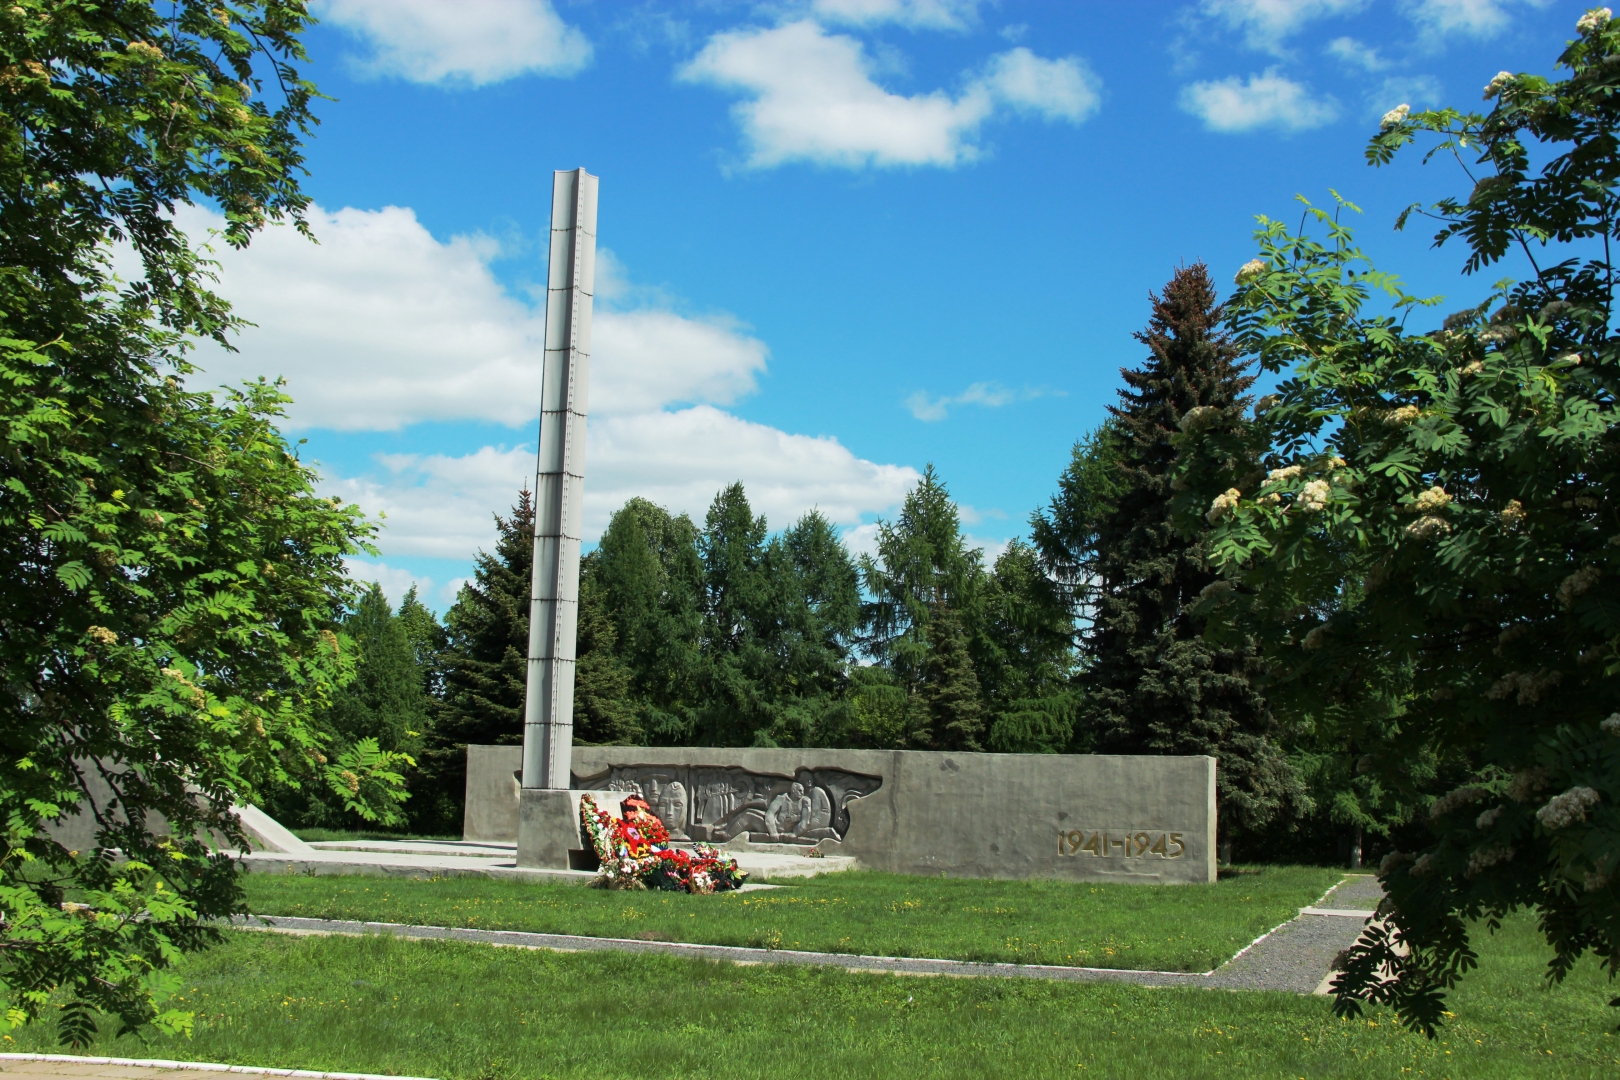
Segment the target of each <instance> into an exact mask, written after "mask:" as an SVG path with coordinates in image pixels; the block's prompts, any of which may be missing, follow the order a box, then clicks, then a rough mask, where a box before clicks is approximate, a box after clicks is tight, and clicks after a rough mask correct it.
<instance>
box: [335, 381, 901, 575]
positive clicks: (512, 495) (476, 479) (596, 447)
mask: <svg viewBox="0 0 1620 1080" xmlns="http://www.w3.org/2000/svg"><path fill="white" fill-rule="evenodd" d="M377 460H378V464H379V465H380V467H381V469H380V473H379V475H375V476H371V477H348V478H345V477H334V478H331V479H329V480H328V481H326V482H325V483H324V484H323V485H322V490H323V491H324V492H326V493H328V494H331V495H338V496H341V497H343V498H344V499H346V500H349V501H352V502H356V503H358V504H359V505H360V506H361V507H362V508H363V509H365V511H366V512H367V513H368V514H371V515H374V516H375V515H383V522H382V524H383V532H382V535H381V537H380V538H379V542H378V546H379V547H381V548H382V549H383V550H384V551H386V552H387V553H388V554H390V555H394V556H413V555H414V556H435V557H441V558H459V559H465V558H468V557H469V556H471V554H472V553H473V551H474V550H475V549H477V548H480V547H482V548H485V549H488V548H489V546H490V545H491V544H492V543H493V542H494V536H495V530H494V526H493V524H492V518H491V514H493V513H496V512H499V513H503V514H504V513H505V512H506V511H507V510H508V509H509V508H510V507H511V505H512V503H513V502H515V501H516V499H517V493H518V491H519V489H521V488H523V487H530V488H532V487H533V486H534V468H535V452H534V448H533V446H524V447H518V448H507V447H495V446H486V447H483V448H482V449H480V450H478V451H476V452H475V453H471V454H465V455H460V456H454V455H445V454H427V455H417V454H390V455H382V456H380V457H379V458H378V459H377ZM918 479H919V474H918V473H917V471H916V470H915V469H912V468H909V467H906V466H901V465H881V464H878V463H875V462H871V461H866V460H864V459H862V458H858V457H856V456H855V455H854V454H852V453H851V452H850V451H849V449H848V448H847V447H845V446H843V445H842V444H841V443H840V442H839V441H838V440H837V439H834V438H830V437H826V436H822V437H812V436H808V435H794V434H790V433H788V432H785V431H780V430H778V429H776V428H772V427H767V426H765V425H763V424H756V423H753V422H751V421H747V420H743V419H740V418H738V417H736V416H733V415H731V414H730V413H727V412H723V411H721V410H719V409H716V408H714V407H712V406H708V405H697V406H693V407H692V408H689V409H681V410H679V411H674V412H668V411H657V412H650V413H644V414H641V415H635V416H614V417H608V418H605V419H593V420H592V421H590V423H589V424H588V425H587V427H586V450H585V538H586V540H595V539H596V538H597V537H599V536H600V535H601V533H602V530H603V529H604V528H606V526H607V523H608V519H609V518H610V517H611V516H612V514H613V511H615V510H617V509H618V508H619V507H621V506H623V505H624V503H625V502H626V501H627V500H628V499H630V498H631V497H633V496H637V495H639V496H641V497H643V498H647V499H651V500H652V501H653V502H655V503H658V504H659V505H660V506H664V507H667V508H669V509H670V510H671V511H672V512H675V513H681V512H686V513H689V514H691V515H692V516H693V518H694V519H696V520H699V521H701V520H702V518H703V515H704V513H705V512H706V511H707V510H708V508H709V504H710V503H711V502H712V501H713V500H714V496H715V493H716V492H718V491H719V490H720V489H721V488H723V487H725V486H726V485H727V484H730V483H732V482H733V481H736V480H741V481H742V483H743V486H744V487H745V488H746V489H747V491H748V500H749V502H750V503H751V504H752V506H753V508H754V512H755V513H756V514H764V515H765V516H766V518H767V519H769V521H770V522H771V525H772V527H773V528H785V527H787V526H788V525H791V524H792V523H793V522H794V521H796V520H797V519H798V518H799V517H800V516H801V515H803V514H804V513H806V512H807V511H809V510H811V509H820V510H821V512H822V513H823V514H825V515H826V516H827V517H828V518H829V519H830V520H832V521H833V522H835V523H839V524H853V523H855V522H858V521H859V520H860V518H861V516H862V515H863V514H870V513H877V512H881V511H883V510H887V509H889V508H890V507H893V506H895V505H897V504H898V503H899V502H900V500H901V499H902V498H903V497H904V496H905V493H906V491H907V490H909V489H910V488H911V487H912V486H913V485H914V484H915V483H916V482H917V480H918Z"/></svg>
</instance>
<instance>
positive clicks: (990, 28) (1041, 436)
mask: <svg viewBox="0 0 1620 1080" xmlns="http://www.w3.org/2000/svg"><path fill="white" fill-rule="evenodd" d="M314 6H315V8H316V10H317V12H318V13H319V14H320V16H321V18H322V20H323V22H322V24H321V25H320V26H319V27H318V28H316V30H315V31H314V32H313V33H312V34H311V35H310V37H309V41H308V44H309V49H310V53H311V63H310V65H309V69H308V70H309V72H310V74H311V77H312V78H314V80H315V81H316V82H317V83H318V84H319V85H320V86H321V88H322V89H323V91H325V92H326V93H327V94H329V95H330V96H331V97H333V98H335V99H336V100H335V101H331V102H326V103H323V104H322V106H321V108H320V110H319V112H320V115H321V117H322V120H323V123H322V126H321V128H320V130H319V134H318V136H317V138H316V139H315V140H314V142H313V143H312V144H311V146H310V149H309V165H310V170H311V173H312V176H311V177H310V179H309V180H308V183H307V186H306V189H307V190H308V192H309V193H310V194H311V195H312V197H313V198H314V199H315V201H316V204H317V206H316V209H315V211H314V212H313V213H312V216H311V222H312V224H313V226H314V230H315V234H316V236H317V237H318V238H319V240H320V244H319V245H318V246H317V245H311V244H309V243H308V242H307V241H304V240H301V239H299V238H297V237H296V236H295V235H293V234H291V233H290V231H289V230H285V229H272V230H270V231H269V232H268V233H267V234H266V235H264V236H262V237H261V238H260V239H258V240H257V241H255V243H254V245H253V247H252V248H250V249H249V250H248V251H247V252H246V253H243V254H236V253H230V252H227V253H225V254H223V255H221V256H220V257H221V261H222V284H223V291H224V292H225V293H226V295H227V296H229V297H230V298H232V299H233V301H234V302H235V303H236V304H237V306H238V310H239V311H240V312H241V313H242V314H244V315H245V316H246V317H248V318H249V319H252V320H253V321H254V322H256V323H257V324H258V328H257V329H254V330H249V331H247V332H246V333H245V334H244V335H243V337H242V339H241V341H240V343H239V344H240V352H239V353H237V354H235V355H226V354H223V353H219V352H215V351H205V352H203V353H202V354H201V355H200V360H201V362H202V364H203V365H204V367H205V376H204V377H205V378H206V379H207V380H208V381H211V382H224V381H235V380H237V379H241V378H247V377H254V376H257V375H261V374H263V375H270V376H275V375H282V376H285V377H286V378H287V379H288V381H289V386H290V392H291V393H292V394H293V396H294V398H295V399H296V401H295V404H294V405H293V406H292V408H291V415H290V418H289V422H288V425H287V429H288V432H289V434H290V435H292V436H294V437H297V438H303V439H307V440H308V442H307V446H306V447H305V448H304V454H305V457H306V458H307V459H311V460H314V461H316V462H318V463H319V467H320V470H321V473H322V476H323V486H324V488H325V490H327V491H328V492H330V493H332V494H338V495H343V496H345V497H348V498H352V499H354V500H355V501H357V502H359V503H360V505H361V506H363V507H365V508H366V509H367V510H368V511H369V512H371V513H374V514H385V515H386V517H385V518H384V527H383V531H382V534H381V537H380V540H379V546H380V548H381V552H382V555H381V557H380V558H379V559H376V560H363V561H361V562H360V563H358V564H357V565H356V572H357V573H359V574H360V575H362V576H366V577H374V578H376V579H377V580H380V581H382V583H383V584H384V587H385V588H386V589H387V591H388V592H389V593H390V595H392V596H393V597H394V598H395V599H397V598H398V597H399V595H400V594H401V593H402V592H403V590H404V588H405V587H406V586H407V585H408V584H409V583H410V582H411V581H416V582H418V583H419V585H420V587H421V591H422V593H423V595H424V598H425V599H426V600H428V602H429V603H431V604H432V605H434V606H436V607H439V608H441V609H442V608H443V607H444V606H445V605H446V604H447V603H448V602H449V601H450V600H451V599H452V598H453V596H454V590H455V588H456V586H457V583H458V582H459V581H460V580H462V579H464V578H465V577H466V576H467V575H468V574H469V573H470V572H471V565H472V563H471V559H472V555H473V553H474V551H475V550H477V549H478V548H479V547H480V546H487V545H488V544H489V543H490V542H491V540H492V537H493V527H492V524H491V520H490V514H491V513H492V512H494V511H504V510H505V509H506V508H507V507H508V506H510V504H511V502H512V501H513V498H514V496H515V494H516V492H517V490H518V488H519V487H520V486H521V485H522V484H523V483H524V481H525V477H526V476H528V475H530V474H531V473H532V471H533V468H534V460H533V452H534V440H535V425H536V423H537V419H536V418H537V416H538V402H539V395H538V382H539V366H540V351H541V340H540V334H539V323H540V314H541V311H540V304H541V303H543V295H544V287H545V281H544V274H545V242H546V241H545V237H546V230H547V226H548V221H547V215H548V212H549V203H550V184H551V173H552V170H554V169H560V168H573V167H576V166H581V165H583V166H584V167H586V168H588V169H589V170H590V171H592V172H593V173H596V174H597V175H598V176H600V177H601V210H600V221H599V237H600V240H599V242H600V245H601V247H602V248H604V249H606V250H605V252H604V256H603V263H602V267H603V269H602V270H601V271H600V274H601V277H600V278H599V282H598V307H597V321H596V342H595V358H594V364H595V368H594V371H593V385H592V387H591V420H590V428H589V430H590V436H589V444H588V446H589V448H588V460H587V465H586V492H587V503H586V506H587V509H586V524H587V541H588V542H589V541H591V540H594V539H595V537H596V536H597V535H598V534H599V532H600V530H601V528H602V527H603V526H604V525H605V523H606V521H607V518H608V516H609V515H610V514H611V513H612V511H613V510H614V509H615V508H617V507H618V506H620V505H622V504H623V502H624V501H625V499H627V498H629V497H631V496H633V495H644V496H646V497H649V498H652V499H653V500H655V501H657V502H659V503H662V504H663V505H666V506H668V507H670V508H671V509H672V510H676V511H686V512H689V513H691V514H692V515H693V516H694V517H695V518H698V519H699V520H701V517H702V514H703V511H704V510H705V509H706V507H707V505H708V503H709V501H710V499H712V497H713V495H714V493H715V491H716V490H717V489H718V488H720V487H721V486H722V485H724V484H726V483H729V482H731V481H732V480H738V479H740V480H742V481H743V482H744V484H745V485H746V486H747V489H748V492H749V495H750V497H751V499H752V500H753V502H754V506H755V509H756V512H762V513H765V514H766V515H767V516H768V518H769V519H770V522H771V525H772V527H773V528H781V527H785V526H786V525H788V524H791V522H792V521H793V520H794V519H795V518H796V517H797V516H798V515H799V514H801V513H803V512H805V511H806V510H808V509H810V508H811V507H820V508H821V510H822V511H823V512H824V513H826V514H828V516H829V517H831V518H833V520H835V521H836V522H837V523H838V524H839V525H840V526H842V527H844V528H845V529H846V530H847V533H846V536H847V540H848V542H849V543H850V545H851V547H853V548H856V549H862V548H863V547H864V545H866V544H868V543H869V542H870V539H871V534H872V523H873V522H874V521H875V520H877V519H878V518H880V517H883V516H887V515H889V514H892V512H893V511H894V509H895V508H896V507H897V505H898V503H899V500H900V498H901V497H902V496H903V494H904V492H905V490H906V489H907V488H908V487H909V486H910V485H911V483H912V482H914V480H915V478H916V475H917V473H918V472H919V471H920V470H921V469H922V468H923V466H924V465H925V464H927V463H929V462H932V463H934V464H935V465H936V466H937V468H938V469H939V471H940V473H941V474H942V475H943V477H944V478H945V480H946V482H947V483H948V484H949V486H950V488H951V491H952V493H953V494H954V496H955V497H956V499H957V501H958V503H959V505H960V506H961V508H962V511H963V517H964V521H965V523H966V529H967V531H968V532H969V533H970V534H971V535H972V536H973V537H974V539H975V541H976V542H977V543H980V544H982V545H983V546H985V548H986V549H987V552H988V553H989V554H991V555H993V554H994V553H995V552H996V551H998V550H999V549H1000V548H1001V547H1002V546H1003V545H1004V544H1005V543H1006V541H1007V540H1008V539H1009V538H1011V537H1014V536H1017V535H1020V534H1021V533H1024V532H1025V531H1026V528H1027V527H1026V521H1027V519H1028V517H1029V514H1030V512H1031V511H1032V510H1034V509H1036V508H1037V507H1039V506H1041V505H1043V504H1044V503H1045V502H1046V501H1047V500H1048V499H1049V498H1050V496H1051V493H1052V491H1053V490H1054V488H1055V483H1056V478H1057V476H1058V474H1059V473H1060V472H1061V470H1062V469H1063V467H1064V465H1065V463H1066V462H1067V460H1068V456H1069V451H1070V447H1071V446H1072V445H1073V443H1074V441H1075V439H1076V438H1078V437H1079V436H1080V435H1081V434H1083V433H1084V432H1085V431H1086V430H1088V429H1090V428H1091V427H1093V426H1094V425H1095V424H1096V423H1097V422H1098V421H1099V420H1100V419H1101V418H1102V416H1103V409H1104V406H1105V405H1106V404H1107V403H1109V402H1110V401H1111V400H1112V399H1113V394H1114V389H1115V387H1116V385H1117V383H1118V370H1119V368H1120V366H1122V365H1134V364H1135V363H1137V362H1138V361H1139V360H1140V359H1141V356H1142V348H1141V346H1139V345H1138V344H1137V343H1136V342H1135V341H1134V340H1133V339H1132V337H1131V334H1132V332H1133V331H1135V330H1138V329H1140V327H1141V326H1142V324H1143V323H1144V322H1145V321H1146V318H1147V314H1148V293H1149V291H1150V290H1153V289H1156V288H1158V287H1159V286H1161V285H1162V284H1163V283H1164V281H1165V280H1166V279H1167V278H1168V277H1169V276H1170V274H1171V273H1172V272H1173V271H1174V269H1175V268H1176V266H1177V265H1179V264H1180V263H1182V262H1190V261H1193V260H1196V259H1202V260H1204V261H1206V262H1207V263H1209V264H1210V266H1211V268H1212V270H1213V271H1214V273H1215V274H1216V276H1217V278H1218V279H1219V280H1222V281H1225V280H1229V279H1230V276H1231V274H1232V272H1233V271H1235V269H1236V268H1237V267H1238V266H1239V265H1241V264H1242V263H1243V262H1244V261H1246V260H1247V259H1248V258H1250V257H1252V255H1253V244H1252V241H1251V240H1250V234H1251V232H1252V229H1253V227H1254V218H1255V215H1257V214H1271V215H1276V216H1283V215H1286V216H1288V217H1290V218H1292V217H1294V216H1296V215H1297V213H1298V204H1297V203H1295V202H1294V196H1295V195H1296V193H1298V194H1304V195H1306V196H1307V197H1309V198H1311V199H1313V200H1315V201H1318V202H1324V203H1325V202H1327V201H1329V200H1330V199H1331V196H1330V194H1329V189H1330V188H1334V189H1337V190H1339V191H1340V192H1341V193H1342V194H1343V195H1344V196H1345V197H1346V198H1349V199H1351V200H1353V201H1355V202H1356V203H1358V204H1359V205H1360V206H1361V207H1362V208H1363V209H1364V210H1365V214H1364V216H1363V218H1362V219H1361V222H1360V226H1359V228H1360V230H1361V235H1362V239H1363V241H1364V242H1365V245H1366V247H1367V248H1368V249H1369V251H1370V252H1372V253H1373V254H1374V256H1375V257H1376V258H1377V259H1378V261H1379V262H1380V264H1381V265H1382V266H1383V267H1384V268H1385V269H1389V270H1395V271H1397V272H1399V273H1401V274H1402V275H1403V276H1405V277H1406V278H1407V280H1408V281H1409V283H1410V284H1411V285H1412V287H1413V288H1414V289H1416V290H1418V291H1421V292H1426V293H1444V294H1447V295H1450V296H1453V297H1455V298H1456V300H1457V302H1456V304H1455V306H1457V307H1461V306H1463V305H1464V304H1465V303H1470V302H1474V301H1473V300H1472V299H1471V298H1474V297H1476V296H1478V295H1479V294H1481V293H1482V292H1483V291H1484V290H1485V288H1486V287H1487V286H1488V282H1487V281H1470V280H1466V279H1463V278H1461V277H1459V275H1458V267H1459V266H1460V264H1461V256H1460V253H1458V252H1456V251H1451V250H1444V251H1439V252H1436V251H1433V250H1431V249H1430V246H1429V235H1428V230H1425V229H1423V228H1421V227H1416V226H1414V227H1413V228H1412V229H1410V230H1409V231H1408V232H1406V233H1404V234H1397V233H1395V232H1393V230H1392V224H1393V221H1394V218H1395V215H1396V213H1397V212H1398V211H1399V209H1400V208H1401V207H1402V206H1404V205H1406V204H1408V203H1410V202H1414V201H1420V200H1421V201H1432V200H1434V199H1436V198H1439V197H1441V196H1442V195H1445V194H1450V193H1455V192H1458V191H1463V192H1466V190H1467V186H1468V182H1467V181H1466V180H1465V179H1464V178H1463V177H1462V175H1461V173H1460V172H1459V171H1458V170H1457V168H1456V166H1455V165H1453V164H1450V163H1445V162H1438V163H1436V164H1433V165H1430V166H1427V167H1422V166H1420V165H1418V163H1417V158H1416V156H1413V157H1411V158H1410V159H1408V160H1402V161H1401V162H1399V163H1397V164H1396V165H1395V166H1392V167H1389V168H1384V169H1371V168H1368V167H1367V166H1366V164H1365V162H1364V160H1363V157H1362V150H1363V147H1364V145H1365V143H1366V139H1367V137H1368V136H1369V135H1370V134H1371V133H1372V132H1373V131H1375V130H1376V128H1377V124H1378V117H1379V116H1380V115H1382V114H1383V113H1384V112H1385V111H1386V110H1388V109H1390V108H1392V107H1394V106H1396V105H1398V104H1401V103H1409V104H1411V105H1412V106H1413V107H1414V108H1421V107H1425V106H1430V105H1442V104H1450V105H1456V106H1458V107H1462V108H1471V107H1476V105H1477V103H1479V102H1480V90H1481V88H1482V87H1483V86H1484V84H1485V83H1486V82H1488V81H1489V79H1490V78H1491V77H1492V76H1493V75H1495V74H1496V73H1497V72H1498V71H1500V70H1504V69H1505V70H1511V71H1515V72H1518V71H1536V72H1541V73H1544V74H1549V75H1550V74H1552V73H1553V72H1552V60H1553V58H1554V57H1555V56H1556V55H1557V54H1558V52H1559V51H1560V50H1561V48H1562V46H1563V43H1564V42H1565V41H1566V40H1567V39H1568V38H1569V37H1571V36H1572V35H1573V34H1574V25H1575V21H1576V19H1577V18H1579V16H1580V15H1581V13H1582V11H1583V10H1584V9H1585V5H1584V4H1572V3H1562V2H1552V0H1544V2H1540V3H1536V2H1531V0H1381V2H1380V0H1201V2H1199V0H1193V2H1187V3H1180V4H1175V3H1160V4H1128V5H1127V4H1105V3H1100V2H1098V3H1090V2H1088V3H1078V2H1076V3H1056V2H1044V3H1020V2H1016V0H1002V2H999V3H998V2H991V0H982V2H976V0H784V2H780V3H759V4H750V3H726V2H721V0H708V2H692V3H673V2H671V3H658V2H647V3H608V2H603V0H597V2H575V0H317V2H316V4H315V5H314ZM187 220H188V223H189V224H190V225H191V226H192V227H194V228H198V229H201V228H205V227H207V226H208V225H209V224H211V223H212V221H213V219H212V218H211V217H210V215H209V213H208V212H206V211H204V210H194V211H189V212H188V214H187ZM1506 272H1507V273H1512V272H1513V269H1512V267H1509V268H1508V270H1507V271H1506ZM1489 276H1490V277H1491V278H1493V279H1494V278H1495V277H1496V276H1499V275H1498V274H1496V273H1493V274H1491V275H1489ZM1444 310H1449V308H1448V309H1444Z"/></svg>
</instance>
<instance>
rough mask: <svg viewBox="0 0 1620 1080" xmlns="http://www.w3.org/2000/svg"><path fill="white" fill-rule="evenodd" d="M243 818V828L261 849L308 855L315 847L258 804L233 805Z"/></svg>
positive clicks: (237, 813)
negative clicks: (295, 834)
mask: <svg viewBox="0 0 1620 1080" xmlns="http://www.w3.org/2000/svg"><path fill="white" fill-rule="evenodd" d="M231 809H232V810H233V811H235V813H236V816H237V817H238V818H240V819H241V822H242V830H243V831H244V832H246V833H247V834H248V838H249V839H250V840H252V841H253V843H254V846H255V847H257V848H258V850H260V851H274V852H278V853H281V854H285V855H308V854H309V853H311V852H313V851H314V850H315V849H314V848H312V847H310V846H309V845H308V844H306V843H304V841H302V840H300V839H298V837H296V836H294V835H293V834H292V831H291V830H290V829H288V828H287V826H285V825H283V824H282V823H281V822H279V821H277V820H276V819H275V818H273V817H271V816H270V815H269V814H267V813H265V812H264V811H263V810H260V809H259V808H258V807H257V806H233V807H232V808H231Z"/></svg>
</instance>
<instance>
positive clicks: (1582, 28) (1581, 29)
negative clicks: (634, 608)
mask: <svg viewBox="0 0 1620 1080" xmlns="http://www.w3.org/2000/svg"><path fill="white" fill-rule="evenodd" d="M1612 18H1614V12H1612V11H1610V10H1609V9H1608V8H1606V7H1600V8H1592V9H1591V10H1590V11H1588V12H1587V13H1586V14H1585V15H1582V16H1581V17H1580V18H1579V19H1577V20H1576V22H1575V30H1576V32H1578V33H1579V34H1580V35H1581V36H1582V37H1586V36H1587V35H1588V34H1595V33H1597V32H1598V31H1599V30H1602V29H1603V28H1604V27H1605V26H1608V25H1609V20H1610V19H1612Z"/></svg>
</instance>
